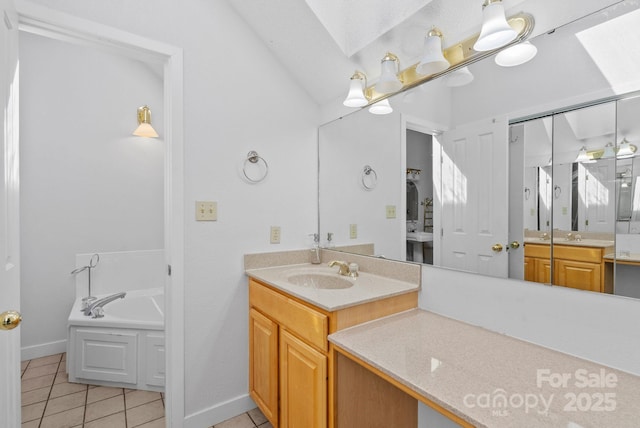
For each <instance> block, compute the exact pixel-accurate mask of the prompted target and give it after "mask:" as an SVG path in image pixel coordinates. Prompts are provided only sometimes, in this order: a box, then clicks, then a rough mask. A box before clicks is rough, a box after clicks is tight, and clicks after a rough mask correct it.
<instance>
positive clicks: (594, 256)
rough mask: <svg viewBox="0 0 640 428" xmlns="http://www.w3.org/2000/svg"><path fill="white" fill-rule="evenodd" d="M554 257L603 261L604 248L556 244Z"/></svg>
mask: <svg viewBox="0 0 640 428" xmlns="http://www.w3.org/2000/svg"><path fill="white" fill-rule="evenodd" d="M553 258H554V259H565V260H576V261H580V262H593V263H602V249H601V248H593V247H574V246H570V245H554V246H553Z"/></svg>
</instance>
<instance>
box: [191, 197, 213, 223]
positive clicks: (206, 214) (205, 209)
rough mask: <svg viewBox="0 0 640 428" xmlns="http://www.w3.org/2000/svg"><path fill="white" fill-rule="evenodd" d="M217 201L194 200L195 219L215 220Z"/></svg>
mask: <svg viewBox="0 0 640 428" xmlns="http://www.w3.org/2000/svg"><path fill="white" fill-rule="evenodd" d="M217 220H218V203H217V202H214V201H196V221H217Z"/></svg>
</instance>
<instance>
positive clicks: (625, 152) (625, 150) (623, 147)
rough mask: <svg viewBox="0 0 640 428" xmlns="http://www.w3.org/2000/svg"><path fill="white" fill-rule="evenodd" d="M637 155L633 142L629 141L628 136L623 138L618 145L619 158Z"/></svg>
mask: <svg viewBox="0 0 640 428" xmlns="http://www.w3.org/2000/svg"><path fill="white" fill-rule="evenodd" d="M634 155H635V150H633V148H632V147H631V143H629V142H628V141H627V140H626V138H625V139H624V140H622V142H621V143H620V145H619V146H618V154H617V157H618V159H625V158H631V157H633V156H634Z"/></svg>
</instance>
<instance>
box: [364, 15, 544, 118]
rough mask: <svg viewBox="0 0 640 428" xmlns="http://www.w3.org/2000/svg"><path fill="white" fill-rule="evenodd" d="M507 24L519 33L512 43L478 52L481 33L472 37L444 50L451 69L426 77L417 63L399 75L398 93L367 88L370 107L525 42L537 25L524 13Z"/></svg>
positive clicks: (371, 87)
mask: <svg viewBox="0 0 640 428" xmlns="http://www.w3.org/2000/svg"><path fill="white" fill-rule="evenodd" d="M507 22H508V23H509V25H511V27H512V28H513V29H514V30H516V32H517V33H518V36H517V37H516V38H515V40H514V41H512V42H511V43H509V44H507V45H505V46H503V47H501V48H499V49H494V50H492V51H485V52H477V51H475V50H473V45H474V44H475V42H476V40H478V37H479V36H480V33H477V34H475V35H473V36H472V37H469V38H468V39H465V40H463V41H462V42H460V43H457V44H455V45H453V46H450V47H448V48H447V49H444V50H443V54H444V57H445V58H446V59H447V60H448V61H449V63H450V64H451V67H449V68H448V69H447V70H445V71H443V72H441V73H435V74H431V75H426V76H425V75H422V74H418V73H417V72H416V67H417V66H418V64H419V62H417V63H415V64H413V65H412V66H410V67H407V68H405V69H404V70H401V71H400V72H399V73H398V78H399V79H400V81H401V82H402V88H401V89H400V90H398V91H396V92H390V93H386V94H382V93H380V92H377V91H376V89H375V85H370V86H367V88H366V89H365V92H364V93H365V96H366V97H367V99H368V100H369V104H368V105H371V104H374V103H377V102H378V101H381V100H383V99H385V98H389V97H391V96H393V95H395V94H397V93H400V92H403V91H406V90H408V89H411V88H414V87H416V86H418V85H421V84H423V83H425V82H428V81H429V80H432V79H435V78H436V77H440V76H442V75H445V74H447V73H450V72H452V71H455V70H457V69H459V68H462V67H466V66H468V65H469V64H472V63H474V62H476V61H480V60H481V59H483V58H486V57H488V56H491V55H493V54H494V53H496V52H499V51H501V50H502V49H506V48H508V47H509V46H512V45H515V44H517V43H520V42H522V41H524V40H525V39H526V38H527V37H528V36H529V34H531V32H532V31H533V27H534V25H535V20H534V19H533V16H532V15H531V14H528V13H524V12H523V13H519V14H516V15H514V16H512V17H511V18H509V19H507Z"/></svg>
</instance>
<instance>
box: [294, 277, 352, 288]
mask: <svg viewBox="0 0 640 428" xmlns="http://www.w3.org/2000/svg"><path fill="white" fill-rule="evenodd" d="M287 281H288V282H289V283H291V284H294V285H298V286H300V287H308V288H317V289H325V290H339V289H341V288H349V287H353V282H351V281H349V280H348V279H346V278H342V277H340V276H338V275H337V274H335V273H332V274H322V273H300V274H295V275H291V276H288V277H287Z"/></svg>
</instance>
